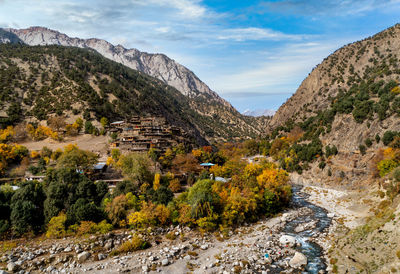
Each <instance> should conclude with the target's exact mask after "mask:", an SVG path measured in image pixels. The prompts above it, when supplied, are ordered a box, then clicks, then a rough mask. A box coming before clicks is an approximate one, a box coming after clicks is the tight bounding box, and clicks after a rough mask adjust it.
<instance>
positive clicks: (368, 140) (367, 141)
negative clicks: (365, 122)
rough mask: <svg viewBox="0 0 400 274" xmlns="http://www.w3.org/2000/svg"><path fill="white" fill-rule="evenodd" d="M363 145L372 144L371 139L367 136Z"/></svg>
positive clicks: (369, 145)
mask: <svg viewBox="0 0 400 274" xmlns="http://www.w3.org/2000/svg"><path fill="white" fill-rule="evenodd" d="M365 145H366V146H367V147H371V146H372V140H371V139H370V138H367V139H366V140H365Z"/></svg>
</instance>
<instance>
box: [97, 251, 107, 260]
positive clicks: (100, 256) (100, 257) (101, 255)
mask: <svg viewBox="0 0 400 274" xmlns="http://www.w3.org/2000/svg"><path fill="white" fill-rule="evenodd" d="M97 258H98V259H99V261H101V260H104V259H105V258H107V256H106V255H104V254H102V253H99V254H97Z"/></svg>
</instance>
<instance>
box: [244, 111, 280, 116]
mask: <svg viewBox="0 0 400 274" xmlns="http://www.w3.org/2000/svg"><path fill="white" fill-rule="evenodd" d="M275 112H276V111H275V110H273V109H256V110H250V109H246V110H245V111H243V112H242V115H245V116H252V117H260V116H274V114H275Z"/></svg>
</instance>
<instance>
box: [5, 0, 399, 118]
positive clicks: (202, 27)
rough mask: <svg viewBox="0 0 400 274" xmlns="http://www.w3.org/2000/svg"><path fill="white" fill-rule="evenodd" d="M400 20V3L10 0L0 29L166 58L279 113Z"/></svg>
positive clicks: (241, 100) (246, 104) (243, 103)
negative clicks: (54, 34)
mask: <svg viewBox="0 0 400 274" xmlns="http://www.w3.org/2000/svg"><path fill="white" fill-rule="evenodd" d="M399 14H400V0H270V1H265V0H258V1H256V0H247V1H239V0H237V1H235V0H234V1H232V0H230V1H229V0H212V1H211V0H204V1H201V0H111V1H110V0H99V1H94V0H87V1H83V0H58V1H56V0H53V1H51V0H0V27H12V28H26V27H30V26H44V27H48V28H51V29H55V30H58V31H60V32H63V33H66V34H67V35H69V36H74V37H80V38H92V37H96V38H101V39H105V40H108V41H110V42H111V43H113V44H121V45H123V46H125V47H127V48H138V49H140V50H142V51H146V52H160V53H165V54H166V55H168V56H169V57H171V58H173V59H175V60H176V61H178V62H179V63H181V64H183V65H185V66H187V67H188V68H189V69H191V70H192V71H194V72H195V73H196V74H197V75H198V76H199V78H200V79H202V80H203V81H204V82H205V83H206V84H208V85H209V86H210V87H211V89H213V90H215V91H216V92H218V93H219V94H220V95H221V96H222V97H224V98H225V99H227V100H228V101H230V102H231V103H232V104H233V105H234V106H235V107H236V108H237V109H238V110H240V111H244V110H245V109H259V108H267V109H277V108H278V107H279V106H280V105H281V104H282V103H283V102H285V100H286V99H287V98H288V97H290V95H291V94H293V93H294V92H295V91H296V88H297V87H298V86H299V84H300V83H301V81H302V80H303V79H304V78H305V77H306V76H307V75H308V73H309V72H310V71H311V69H312V68H313V67H314V66H316V65H317V64H318V63H320V62H321V61H322V60H323V58H324V57H326V56H327V55H329V54H330V53H332V52H333V51H334V50H336V49H337V48H339V47H341V46H343V45H345V44H347V43H350V42H353V41H355V40H359V39H362V38H365V37H368V36H370V35H373V34H375V33H376V32H379V31H381V30H383V29H385V28H387V27H390V26H392V25H394V24H396V23H398V21H399V18H400V17H399Z"/></svg>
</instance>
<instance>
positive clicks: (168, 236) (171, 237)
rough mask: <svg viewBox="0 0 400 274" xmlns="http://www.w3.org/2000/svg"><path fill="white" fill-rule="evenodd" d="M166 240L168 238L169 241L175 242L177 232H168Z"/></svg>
mask: <svg viewBox="0 0 400 274" xmlns="http://www.w3.org/2000/svg"><path fill="white" fill-rule="evenodd" d="M165 238H167V239H168V240H171V241H173V240H175V239H176V235H175V232H173V231H171V232H168V233H167V235H165Z"/></svg>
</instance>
